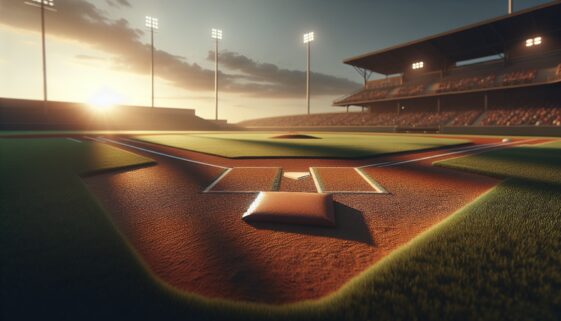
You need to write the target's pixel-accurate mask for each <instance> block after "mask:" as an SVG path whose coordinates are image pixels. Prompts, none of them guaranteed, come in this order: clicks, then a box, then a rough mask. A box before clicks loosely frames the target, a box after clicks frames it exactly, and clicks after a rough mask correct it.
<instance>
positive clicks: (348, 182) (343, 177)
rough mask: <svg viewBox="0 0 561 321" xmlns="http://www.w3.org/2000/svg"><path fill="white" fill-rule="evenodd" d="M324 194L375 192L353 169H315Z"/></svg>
mask: <svg viewBox="0 0 561 321" xmlns="http://www.w3.org/2000/svg"><path fill="white" fill-rule="evenodd" d="M314 170H315V173H316V175H317V178H318V180H319V181H320V182H321V184H322V186H323V190H324V192H375V191H376V190H375V189H374V188H373V187H372V186H370V184H368V182H366V181H365V180H364V178H362V177H361V176H360V175H359V174H358V173H357V171H356V170H355V169H354V168H353V167H315V168H314Z"/></svg>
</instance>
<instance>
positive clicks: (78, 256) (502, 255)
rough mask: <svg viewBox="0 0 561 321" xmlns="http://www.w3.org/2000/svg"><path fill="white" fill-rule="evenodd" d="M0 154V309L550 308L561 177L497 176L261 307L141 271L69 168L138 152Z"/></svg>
mask: <svg viewBox="0 0 561 321" xmlns="http://www.w3.org/2000/svg"><path fill="white" fill-rule="evenodd" d="M558 147H559V146H557V145H555V144H554V145H552V146H550V145H547V146H546V147H545V148H546V149H551V151H552V152H553V153H557V152H558ZM0 154H1V155H2V157H1V158H0V178H1V181H2V185H1V186H2V191H1V192H2V193H1V194H0V197H1V198H0V209H1V211H0V213H1V215H2V219H1V220H0V238H1V239H0V240H1V245H0V249H1V255H2V258H1V259H2V262H3V263H2V274H1V282H2V283H1V285H2V286H1V288H0V291H1V294H2V295H1V297H0V299H1V302H0V306H1V307H2V308H1V313H2V318H1V319H2V320H14V319H22V320H38V319H42V320H46V319H50V320H115V319H118V320H125V319H127V320H133V319H134V320H186V319H187V320H430V319H432V320H468V319H470V320H485V319H487V320H497V319H504V320H510V319H512V320H523V319H534V320H558V319H559V318H560V317H561V290H560V289H561V269H559V266H561V184H559V183H553V182H549V181H548V182H544V181H543V179H541V178H536V177H534V176H531V175H530V177H528V178H529V180H523V179H520V178H508V179H507V180H505V181H504V182H503V183H501V184H500V185H499V186H498V187H497V188H495V189H493V190H491V191H490V192H488V193H486V194H485V195H483V196H481V197H480V198H479V199H477V200H476V201H474V202H473V203H471V204H470V205H468V206H467V207H465V208H463V209H462V210H460V211H459V212H457V213H455V214H453V215H452V216H451V217H449V218H448V219H447V220H445V221H444V222H442V223H440V224H438V225H437V226H436V227H434V228H432V229H430V230H428V231H427V232H425V233H424V234H422V235H420V236H419V237H416V238H415V239H414V240H413V241H411V242H410V243H409V244H407V245H405V246H403V247H402V248H400V249H399V250H397V251H395V252H394V253H392V254H391V255H389V256H388V257H386V258H385V259H383V260H382V261H380V262H379V263H378V264H376V265H374V266H373V267H371V268H370V269H368V270H367V271H366V272H364V273H363V274H361V275H359V276H357V277H356V278H355V279H353V280H352V281H351V282H350V283H348V284H347V285H345V286H344V287H343V288H342V289H341V290H340V291H338V292H337V293H335V294H333V295H331V296H328V297H326V298H324V299H321V300H317V301H308V302H303V303H299V304H292V305H285V306H276V307H273V306H267V305H257V304H247V303H240V302H231V301H222V300H207V299H204V298H201V297H199V296H196V295H190V294H182V293H180V292H178V291H176V290H174V289H172V288H170V287H167V286H165V285H163V284H162V283H160V281H159V280H158V279H156V278H155V277H154V276H152V275H151V274H150V273H149V272H147V269H146V268H145V266H144V265H143V264H142V261H141V260H140V259H139V258H138V257H137V256H136V255H135V254H134V253H135V252H134V251H133V250H132V249H131V248H130V247H129V245H128V244H127V242H126V241H125V239H124V238H123V237H122V236H121V235H120V233H119V232H118V230H117V229H116V228H115V227H114V225H113V224H112V223H111V220H110V218H109V216H107V215H106V214H105V213H104V212H103V210H102V208H101V207H100V206H99V205H98V204H97V202H96V201H95V200H94V198H93V197H92V196H91V195H90V193H89V192H88V191H87V189H86V188H85V186H84V184H83V183H82V182H81V180H80V179H79V177H78V176H77V174H78V173H84V172H91V171H96V170H102V169H103V170H106V169H108V168H110V167H120V166H129V165H138V164H140V163H144V162H145V161H147V160H146V159H144V158H138V157H136V156H134V155H132V154H130V153H122V152H120V151H118V150H116V149H113V148H110V147H107V146H103V145H100V144H96V143H84V144H77V143H74V142H71V141H68V140H64V139H25V140H20V139H14V140H5V139H4V140H3V139H0ZM484 155H485V154H479V155H476V156H468V157H483V156H484ZM455 161H456V160H455ZM559 164H561V163H553V162H552V163H550V165H549V169H550V170H557V169H558V167H559V166H560V165H559ZM533 167H534V165H533V163H531V162H530V163H528V165H527V169H532V168H533ZM530 172H534V171H531V170H530ZM287 273H289V271H287ZM334 273H336V271H334Z"/></svg>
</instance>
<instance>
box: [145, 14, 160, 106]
mask: <svg viewBox="0 0 561 321" xmlns="http://www.w3.org/2000/svg"><path fill="white" fill-rule="evenodd" d="M146 27H148V28H150V44H151V50H152V108H154V29H156V30H157V29H158V18H154V17H150V16H146Z"/></svg>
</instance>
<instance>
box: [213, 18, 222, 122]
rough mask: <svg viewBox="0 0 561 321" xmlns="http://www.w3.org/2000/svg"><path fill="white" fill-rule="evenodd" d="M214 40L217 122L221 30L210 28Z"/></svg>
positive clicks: (215, 116)
mask: <svg viewBox="0 0 561 321" xmlns="http://www.w3.org/2000/svg"><path fill="white" fill-rule="evenodd" d="M211 37H212V39H214V119H215V120H218V40H222V30H221V29H215V28H212V32H211Z"/></svg>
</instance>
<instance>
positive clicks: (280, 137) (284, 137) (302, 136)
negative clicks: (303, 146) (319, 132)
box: [271, 134, 320, 139]
mask: <svg viewBox="0 0 561 321" xmlns="http://www.w3.org/2000/svg"><path fill="white" fill-rule="evenodd" d="M271 138H278V139H320V138H319V137H316V136H311V135H304V134H285V135H277V136H272V137H271Z"/></svg>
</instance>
